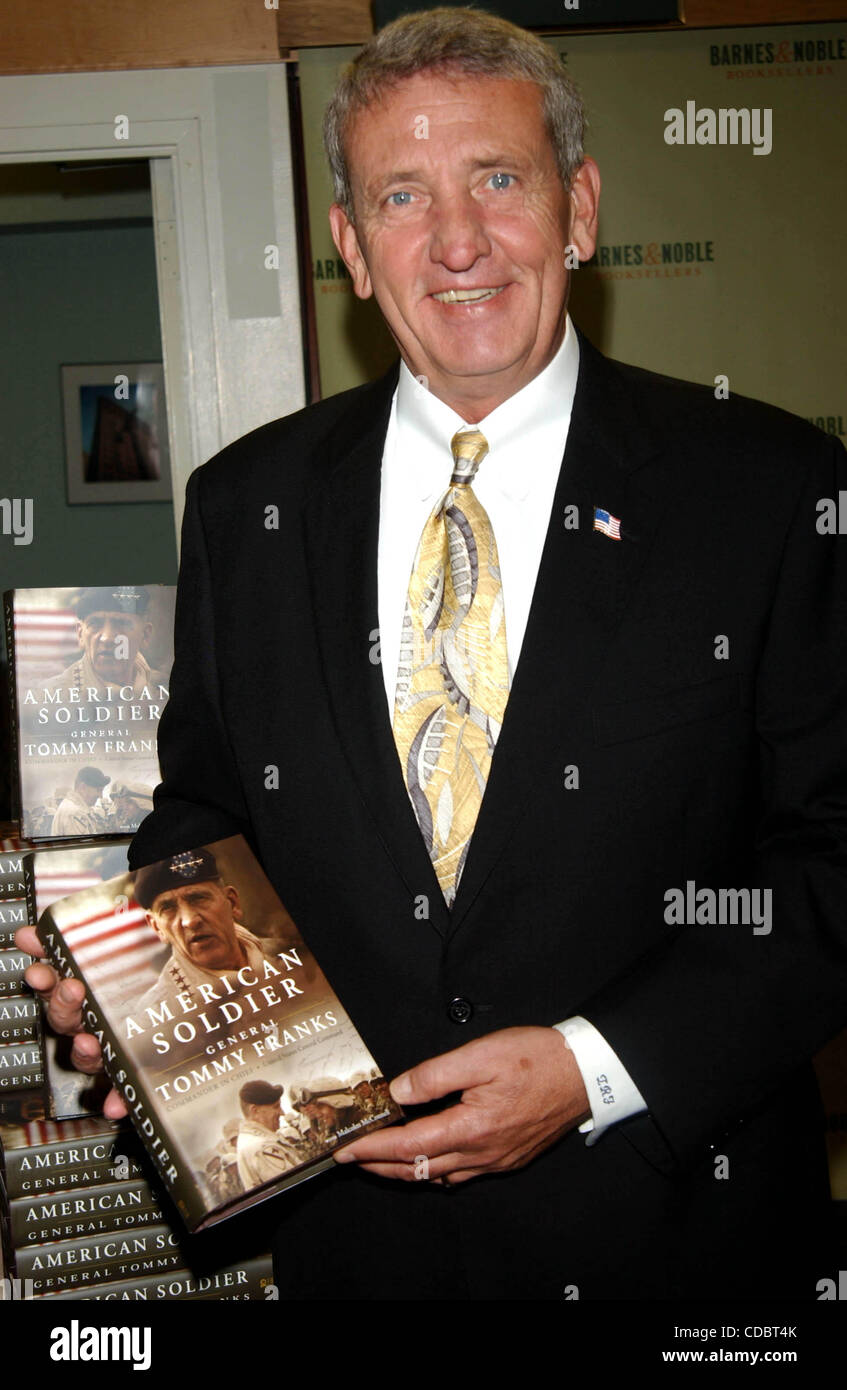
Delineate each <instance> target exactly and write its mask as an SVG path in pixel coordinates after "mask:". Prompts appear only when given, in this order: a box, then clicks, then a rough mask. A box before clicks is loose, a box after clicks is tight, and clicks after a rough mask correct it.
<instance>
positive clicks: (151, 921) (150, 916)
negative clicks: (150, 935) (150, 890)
mask: <svg viewBox="0 0 847 1390" xmlns="http://www.w3.org/2000/svg"><path fill="white" fill-rule="evenodd" d="M144 916H145V917H146V918H147V925H148V927H152V928H153V930H154V932H155V933H156V935H157V936H158V938H159V940H160V941H164V942H167V940H168V938H167V937H166V936H165V933H164V932H163V931H162V928H161V927H160V926H159V923H158V922H157V921H156V916H155V913H153V912H145V914H144Z"/></svg>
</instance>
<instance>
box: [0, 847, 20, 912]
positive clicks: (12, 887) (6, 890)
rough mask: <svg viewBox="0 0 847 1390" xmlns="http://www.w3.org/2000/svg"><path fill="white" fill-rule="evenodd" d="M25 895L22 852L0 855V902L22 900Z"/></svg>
mask: <svg viewBox="0 0 847 1390" xmlns="http://www.w3.org/2000/svg"><path fill="white" fill-rule="evenodd" d="M25 893H26V888H25V887H24V866H23V852H22V851H21V850H17V851H15V852H14V853H11V854H10V853H9V852H5V853H3V854H0V902H3V903H5V902H8V901H9V899H10V898H22V897H23V896H24V894H25Z"/></svg>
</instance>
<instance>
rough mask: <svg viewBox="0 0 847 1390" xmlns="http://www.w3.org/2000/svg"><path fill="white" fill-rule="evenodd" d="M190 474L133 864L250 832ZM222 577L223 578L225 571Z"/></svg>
mask: <svg viewBox="0 0 847 1390" xmlns="http://www.w3.org/2000/svg"><path fill="white" fill-rule="evenodd" d="M200 491H201V488H200V474H198V473H194V474H192V476H191V477H190V479H189V481H188V487H187V489H186V500H185V515H184V519H183V525H182V551H181V556H180V568H179V584H178V587H177V600H176V618H175V629H174V650H175V659H174V666H173V671H172V673H171V683H170V687H169V688H170V698H169V700H168V703H167V705H166V706H165V709H164V711H163V713H162V718H161V722H160V725H159V740H158V747H159V765H160V770H161V777H162V780H161V783H160V784H159V786H158V787H157V788H156V791H155V793H154V797H153V811H152V812H151V814H150V815H149V816H147V818H146V819H145V820H144V821H143V822H142V824H141V826H140V827H139V829H138V832H137V833H136V835H135V838H134V840H133V842H132V845H131V846H130V853H129V860H130V867H132V868H138V867H139V866H140V865H142V864H151V863H153V862H155V861H156V860H157V859H163V858H165V857H166V856H167V855H169V854H174V853H176V852H177V851H180V850H184V849H193V848H195V847H196V846H197V845H202V844H207V843H209V842H210V841H214V840H221V839H226V838H227V836H230V835H238V834H243V835H245V836H246V837H247V838H250V837H249V825H248V815H247V809H246V806H245V803H244V797H243V793H242V788H241V783H240V779H239V776H238V771H237V769H236V765H235V760H234V758H233V754H232V748H231V745H230V741H229V737H228V734H227V730H226V725H225V722H224V718H223V714H222V711H221V702H220V690H219V683H218V672H217V661H216V655H215V595H214V588H213V582H212V576H211V573H210V568H209V558H208V553H207V548H206V539H205V535H204V532H203V521H202V515H201V506H200ZM218 582H221V579H220V577H219V578H218Z"/></svg>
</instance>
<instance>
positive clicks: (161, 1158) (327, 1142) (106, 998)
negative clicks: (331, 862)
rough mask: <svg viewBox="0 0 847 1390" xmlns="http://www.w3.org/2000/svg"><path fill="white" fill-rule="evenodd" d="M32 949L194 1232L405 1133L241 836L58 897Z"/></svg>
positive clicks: (382, 1083) (381, 1081) (372, 1065)
mask: <svg viewBox="0 0 847 1390" xmlns="http://www.w3.org/2000/svg"><path fill="white" fill-rule="evenodd" d="M38 934H39V937H40V939H41V941H42V943H43V944H44V946H45V949H46V951H47V954H48V957H49V959H50V961H51V963H52V964H53V965H54V966H55V968H56V969H57V970H58V971H59V973H60V974H63V975H71V974H72V975H75V976H77V977H78V978H80V979H82V980H83V982H84V983H85V985H86V987H87V990H88V995H87V999H86V1006H85V1012H84V1018H85V1022H86V1026H87V1027H88V1028H89V1029H90V1031H91V1032H93V1033H95V1034H97V1036H98V1037H99V1038H100V1041H101V1045H102V1047H103V1052H104V1059H105V1062H106V1067H107V1070H108V1072H109V1075H110V1077H111V1079H112V1081H113V1083H114V1084H115V1085H116V1086H117V1088H118V1090H119V1091H121V1093H122V1095H123V1098H124V1100H125V1102H126V1104H127V1106H128V1107H129V1111H130V1117H131V1119H132V1121H133V1123H134V1125H135V1126H136V1129H137V1130H138V1132H139V1134H140V1136H141V1138H142V1139H143V1140H144V1142H145V1145H146V1147H147V1149H148V1152H149V1153H150V1154H151V1156H152V1158H153V1159H154V1161H155V1164H156V1168H157V1172H158V1175H159V1177H160V1179H161V1180H162V1182H163V1183H164V1185H165V1187H166V1188H167V1190H168V1191H169V1193H170V1195H171V1197H172V1198H173V1200H174V1202H175V1203H176V1205H177V1207H178V1209H179V1210H180V1212H181V1214H182V1216H183V1218H184V1219H185V1222H186V1224H187V1226H188V1228H189V1229H190V1230H201V1229H203V1228H204V1227H206V1226H209V1225H212V1224H214V1223H215V1222H217V1221H220V1220H223V1219H224V1218H225V1217H228V1216H230V1215H233V1214H234V1213H235V1212H237V1211H240V1210H242V1209H244V1208H245V1207H248V1206H251V1205H253V1204H254V1203H255V1202H257V1201H260V1200H262V1199H264V1198H266V1197H269V1196H273V1195H274V1194H275V1193H276V1192H279V1191H281V1190H282V1189H283V1188H285V1187H288V1186H290V1185H292V1184H293V1183H296V1182H300V1181H302V1180H303V1179H304V1178H307V1177H311V1176H312V1175H313V1174H314V1173H316V1172H318V1171H320V1170H321V1169H322V1168H325V1167H329V1166H330V1165H331V1164H332V1157H331V1155H332V1153H333V1152H334V1150H335V1149H337V1148H339V1147H341V1145H342V1144H344V1143H348V1142H352V1140H353V1139H355V1138H358V1137H359V1136H360V1135H361V1134H363V1133H367V1132H369V1131H370V1130H371V1129H375V1128H378V1127H382V1126H383V1125H387V1124H391V1123H394V1122H395V1121H397V1120H399V1119H400V1118H401V1116H402V1112H401V1111H400V1109H399V1107H398V1106H397V1105H396V1103H395V1102H394V1101H393V1100H392V1099H391V1097H390V1095H389V1091H388V1083H387V1081H386V1079H385V1077H384V1076H383V1075H382V1074H381V1071H380V1069H379V1067H378V1065H377V1063H376V1061H375V1060H374V1058H373V1057H372V1056H371V1054H370V1053H369V1052H368V1050H367V1047H366V1046H365V1043H364V1042H363V1040H362V1038H361V1037H360V1036H359V1034H358V1033H357V1031H356V1028H355V1026H354V1024H353V1022H352V1021H351V1019H350V1018H349V1016H348V1015H347V1013H346V1012H345V1010H344V1007H343V1005H342V1004H341V1002H340V1001H339V999H338V997H337V996H336V995H335V993H334V992H333V990H332V988H331V986H330V984H329V982H328V981H327V979H326V977H325V975H324V974H323V973H322V971H321V970H320V967H319V966H318V964H317V962H316V960H315V958H314V956H313V955H312V953H311V952H310V951H309V949H308V947H307V946H306V944H305V943H304V941H303V939H302V937H301V936H300V934H299V932H298V931H297V928H296V927H295V925H294V923H293V921H292V919H291V917H290V916H289V914H288V913H287V912H286V910H285V908H284V907H283V906H282V904H281V903H280V901H279V898H278V897H277V896H276V894H275V892H274V890H273V888H272V887H271V885H270V883H269V882H268V880H267V878H266V877H265V875H264V873H263V872H262V870H261V869H260V867H259V865H258V863H257V862H256V860H255V858H254V857H253V855H252V853H251V851H250V849H249V847H248V846H247V844H246V842H245V841H244V839H243V838H242V837H241V836H234V837H232V838H230V839H227V840H221V841H217V842H215V843H214V844H209V845H204V846H202V847H200V848H199V849H195V850H191V851H187V852H183V853H180V854H175V855H173V856H172V857H171V858H169V859H164V860H161V861H160V862H158V863H156V864H152V865H148V866H146V867H145V868H142V869H138V870H136V871H135V872H134V873H124V874H120V875H119V876H118V877H116V878H113V879H110V880H109V881H108V882H105V883H102V884H99V885H97V886H95V887H92V888H89V889H86V890H85V891H83V892H81V893H76V894H74V895H73V896H71V897H67V898H62V899H60V900H59V901H58V902H55V903H53V905H52V906H51V907H49V908H48V909H47V911H46V912H45V913H44V914H43V915H42V917H41V919H40V921H39V925H38Z"/></svg>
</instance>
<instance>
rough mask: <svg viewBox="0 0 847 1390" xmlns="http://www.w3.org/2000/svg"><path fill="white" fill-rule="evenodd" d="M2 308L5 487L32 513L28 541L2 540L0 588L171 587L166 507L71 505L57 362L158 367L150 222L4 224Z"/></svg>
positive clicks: (0, 444)
mask: <svg viewBox="0 0 847 1390" xmlns="http://www.w3.org/2000/svg"><path fill="white" fill-rule="evenodd" d="M0 300H2V302H3V304H4V306H7V311H8V323H9V324H10V325H13V327H12V329H11V331H7V332H6V333H4V334H3V335H2V337H0V376H2V380H3V383H4V388H3V410H2V412H0V455H2V458H3V484H2V490H3V495H4V496H13V497H31V498H33V499H34V506H35V532H34V539H33V544H32V545H29V546H25V545H20V546H17V545H14V544H13V542H12V540H11V539H10V538H9V537H7V536H3V537H2V540H0V585H1V586H2V588H4V589H5V588H8V587H12V586H14V587H18V588H25V587H27V586H33V587H34V586H50V585H67V584H106V583H111V582H113V581H115V580H117V579H126V580H136V581H142V580H149V581H151V582H158V583H163V584H170V583H173V582H174V579H175V576H176V540H175V536H174V525H173V507H172V504H171V503H170V502H141V503H133V504H131V505H130V504H126V503H124V504H119V505H112V506H109V505H104V504H102V503H98V504H95V505H92V506H73V507H72V506H69V505H68V503H67V500H66V492H65V461H64V436H63V423H62V398H61V384H60V378H59V367H60V365H61V364H62V363H72V362H110V361H113V360H117V361H122V360H123V361H126V360H129V361H138V362H155V361H161V357H162V347H161V341H160V337H159V316H158V296H157V291H156V266H155V254H154V247H153V231H152V224H151V223H149V222H146V223H144V224H143V225H140V226H139V225H136V224H133V223H129V224H127V223H112V224H108V223H107V224H106V225H96V224H91V225H87V226H86V225H80V224H72V225H71V226H70V227H67V226H66V227H55V226H43V227H38V228H34V229H33V228H26V227H24V228H6V229H4V230H3V231H2V233H0Z"/></svg>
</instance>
